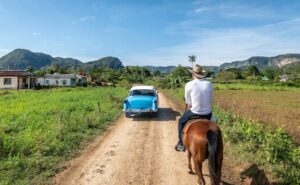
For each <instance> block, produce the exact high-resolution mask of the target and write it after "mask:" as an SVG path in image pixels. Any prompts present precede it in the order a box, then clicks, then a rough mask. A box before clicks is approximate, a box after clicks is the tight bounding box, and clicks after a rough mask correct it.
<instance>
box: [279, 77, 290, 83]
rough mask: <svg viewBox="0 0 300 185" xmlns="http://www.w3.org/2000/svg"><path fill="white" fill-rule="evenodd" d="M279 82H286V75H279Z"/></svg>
mask: <svg viewBox="0 0 300 185" xmlns="http://www.w3.org/2000/svg"><path fill="white" fill-rule="evenodd" d="M279 77H280V80H279V81H280V82H287V81H288V80H289V77H288V75H280V76H279Z"/></svg>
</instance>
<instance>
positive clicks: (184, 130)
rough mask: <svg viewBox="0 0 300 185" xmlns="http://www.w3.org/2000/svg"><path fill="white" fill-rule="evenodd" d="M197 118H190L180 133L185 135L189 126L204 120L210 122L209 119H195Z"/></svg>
mask: <svg viewBox="0 0 300 185" xmlns="http://www.w3.org/2000/svg"><path fill="white" fill-rule="evenodd" d="M197 117H198V116H195V118H194V117H192V119H189V121H188V122H187V123H186V124H185V126H184V128H183V131H182V133H187V132H188V130H189V128H190V126H191V125H193V124H195V123H197V122H198V121H199V120H205V121H211V120H209V119H203V118H199V117H198V118H197Z"/></svg>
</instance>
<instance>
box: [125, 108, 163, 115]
mask: <svg viewBox="0 0 300 185" xmlns="http://www.w3.org/2000/svg"><path fill="white" fill-rule="evenodd" d="M123 111H124V112H128V113H135V114H137V113H147V112H157V111H158V109H129V110H123Z"/></svg>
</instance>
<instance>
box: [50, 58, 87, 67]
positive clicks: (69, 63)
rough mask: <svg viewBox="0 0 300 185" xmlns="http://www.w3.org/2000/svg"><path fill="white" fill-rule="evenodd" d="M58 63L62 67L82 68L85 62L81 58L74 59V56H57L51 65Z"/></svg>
mask: <svg viewBox="0 0 300 185" xmlns="http://www.w3.org/2000/svg"><path fill="white" fill-rule="evenodd" d="M56 64H58V65H59V66H60V67H61V68H74V69H76V68H81V67H82V66H83V63H82V62H81V61H79V60H76V59H73V58H62V57H56V58H54V59H53V61H52V62H51V64H50V65H56Z"/></svg>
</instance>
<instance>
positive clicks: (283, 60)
mask: <svg viewBox="0 0 300 185" xmlns="http://www.w3.org/2000/svg"><path fill="white" fill-rule="evenodd" d="M295 62H300V54H286V55H278V56H276V57H251V58H249V59H248V60H243V61H236V62H230V63H224V64H222V65H220V68H219V69H220V70H223V69H228V68H240V69H242V68H245V67H247V66H250V65H256V66H257V67H258V68H259V69H264V68H266V67H276V68H281V67H283V66H285V65H287V64H291V63H295Z"/></svg>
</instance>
